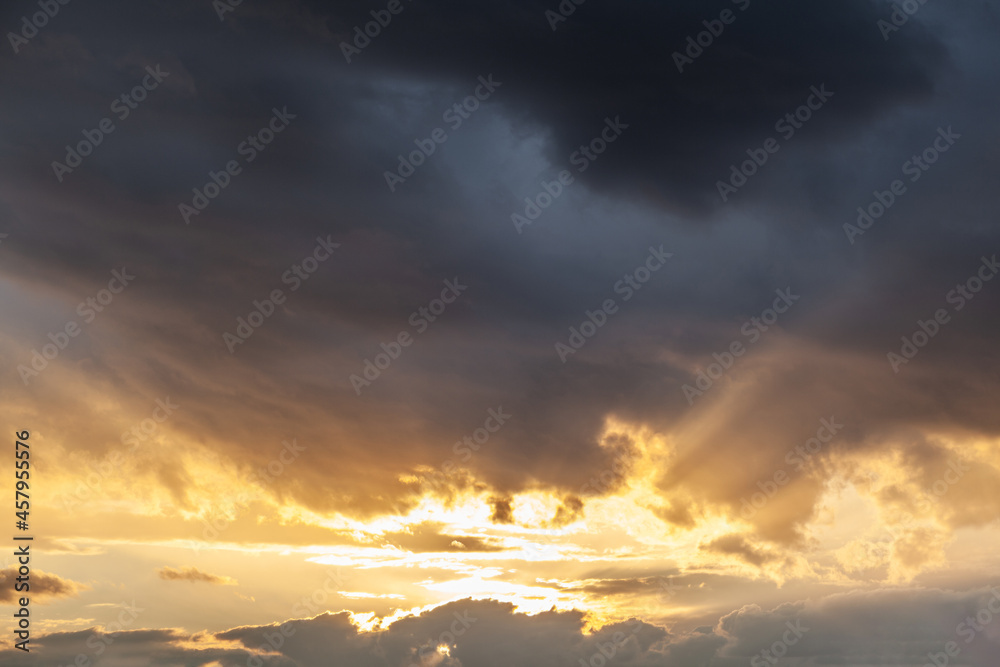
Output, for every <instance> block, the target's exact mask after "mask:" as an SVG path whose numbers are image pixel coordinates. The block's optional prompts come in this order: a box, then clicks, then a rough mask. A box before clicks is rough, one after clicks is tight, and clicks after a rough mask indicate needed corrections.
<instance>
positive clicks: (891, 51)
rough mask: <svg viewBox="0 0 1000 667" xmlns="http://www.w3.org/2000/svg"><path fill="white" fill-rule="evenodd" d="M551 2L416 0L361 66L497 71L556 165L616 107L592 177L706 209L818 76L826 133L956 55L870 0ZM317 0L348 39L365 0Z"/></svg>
mask: <svg viewBox="0 0 1000 667" xmlns="http://www.w3.org/2000/svg"><path fill="white" fill-rule="evenodd" d="M557 4H558V3H553V2H519V3H506V4H489V3H485V4H484V3H475V4H469V3H462V2H424V3H414V4H412V5H411V4H406V7H405V11H404V12H403V13H402V14H401V15H400V16H398V17H396V18H395V19H394V23H393V24H390V26H388V27H387V28H386V29H385V30H384V34H382V35H379V37H378V38H376V39H375V40H373V43H372V44H371V46H369V47H367V48H366V50H365V51H364V52H363V53H362V54H361V55H358V56H356V57H355V58H354V63H353V65H352V66H354V67H373V68H374V67H376V66H377V67H382V68H385V69H389V70H394V71H406V72H408V73H411V74H413V75H416V76H451V77H454V78H456V79H458V80H467V81H473V80H475V78H476V76H477V75H480V74H484V73H486V72H493V73H495V74H497V77H498V78H499V79H502V80H503V81H504V82H505V83H504V85H505V86H506V88H505V90H504V91H503V94H502V95H501V97H503V98H504V99H505V101H504V102H503V104H505V105H506V106H507V107H509V108H510V109H511V113H513V114H514V116H515V117H517V118H519V119H522V120H523V121H524V122H525V123H526V124H528V125H538V126H541V127H543V128H544V129H546V130H547V131H548V132H550V133H551V136H552V138H553V142H552V143H551V145H550V146H549V157H550V158H551V160H552V162H553V164H554V165H563V164H565V162H566V161H567V159H568V157H569V155H570V154H571V153H572V152H573V151H574V150H576V149H577V147H578V146H579V145H581V144H583V143H588V142H589V141H590V140H591V138H593V137H594V136H596V134H597V132H598V131H600V129H601V126H602V123H603V119H604V118H605V116H608V115H610V116H612V117H616V116H619V115H620V116H621V118H622V120H623V122H625V123H628V124H630V129H629V135H628V136H627V137H626V138H625V139H624V141H623V142H622V143H621V145H620V146H619V145H617V144H616V145H614V146H612V147H611V148H610V149H609V150H608V153H607V155H606V156H602V157H601V158H600V165H599V166H598V167H596V168H595V169H594V170H592V171H590V172H588V173H587V179H588V180H590V181H591V182H595V183H598V184H601V185H605V186H612V185H613V186H619V187H621V188H622V189H624V190H626V191H630V192H632V193H634V194H640V195H645V196H648V197H651V198H653V199H655V200H658V201H660V202H662V203H664V204H667V205H668V206H676V207H680V208H684V209H692V208H693V209H704V208H706V207H707V206H708V205H709V204H710V202H713V201H714V197H715V193H714V188H713V186H712V184H713V183H714V182H715V180H716V178H717V175H718V174H719V172H720V170H721V171H723V172H724V171H726V168H727V166H728V162H720V160H727V159H729V158H730V156H731V157H732V159H736V158H737V157H740V158H745V156H742V155H740V154H741V153H742V151H743V149H745V148H748V147H750V146H751V145H755V144H756V143H758V142H762V141H763V139H764V138H765V137H766V136H768V135H769V134H773V132H774V130H773V127H772V126H773V125H774V123H775V121H776V120H777V119H779V118H781V117H783V116H784V115H785V114H786V113H788V112H790V111H793V110H794V109H795V108H796V107H798V106H800V105H801V104H803V103H804V102H805V99H806V97H807V96H808V95H809V89H810V87H811V86H813V85H817V86H818V85H820V84H826V85H827V86H828V87H829V89H830V90H832V91H835V94H836V96H837V101H836V103H835V104H836V107H837V109H836V110H835V111H833V112H832V113H831V115H832V116H833V118H831V119H830V120H829V122H825V123H823V127H821V128H817V129H816V130H815V131H814V132H813V133H812V136H813V139H814V140H815V139H818V138H820V137H822V138H831V139H832V138H835V137H836V136H837V135H838V134H841V133H843V132H845V131H848V130H849V129H850V127H851V126H852V125H855V124H857V123H859V122H862V121H864V120H866V119H868V118H871V117H873V116H877V115H879V114H881V113H885V112H886V111H889V110H891V109H893V108H894V107H896V106H897V105H899V104H902V103H908V102H914V101H917V100H920V99H924V98H926V97H927V96H929V95H930V94H931V93H932V92H933V90H934V77H935V74H936V73H937V72H938V71H939V70H940V68H941V67H942V66H943V65H944V63H945V62H946V55H945V48H944V46H943V45H942V44H941V42H940V41H939V40H938V39H937V38H935V37H934V36H933V35H931V34H930V33H928V32H927V31H925V30H923V29H921V28H920V27H919V26H917V27H916V28H915V29H913V30H907V31H903V32H900V33H898V34H895V35H894V36H893V39H892V40H890V41H889V42H886V41H884V40H883V38H882V34H881V33H880V32H879V30H878V28H877V27H876V24H877V21H878V20H879V19H880V18H884V17H885V16H886V15H887V11H888V10H889V7H888V6H887V5H885V4H881V3H873V2H870V1H868V0H851V1H850V2H842V3H837V4H829V3H827V4H820V5H803V4H802V3H798V2H794V1H792V0H788V1H782V2H767V3H764V2H757V1H756V0H754V1H753V2H745V1H744V0H741V1H740V2H735V3H725V2H716V3H709V4H706V3H704V2H696V1H684V2H655V1H649V0H647V1H642V2H630V3H628V4H627V5H620V4H613V3H594V2H590V3H586V6H580V7H579V8H577V10H576V11H575V12H574V13H573V14H572V16H570V17H569V18H568V20H566V21H565V22H562V23H558V24H556V30H555V31H553V30H552V29H551V27H550V25H549V22H548V20H547V19H546V18H545V11H546V10H553V9H555V8H556V7H557ZM311 6H313V7H316V8H317V11H318V12H322V11H323V10H326V11H330V12H331V13H332V14H333V16H332V17H331V21H330V28H331V31H332V32H333V34H334V35H335V39H336V40H337V41H338V42H345V41H349V40H350V39H352V38H353V34H352V29H353V28H354V25H355V24H356V23H362V22H364V21H366V20H370V19H369V17H368V16H367V14H368V11H369V9H370V6H369V3H366V2H353V3H346V4H345V3H337V4H336V5H335V7H336V9H334V8H333V7H334V6H333V5H330V4H328V3H321V2H317V3H312V4H311ZM724 9H729V10H730V11H732V12H733V13H734V14H735V15H736V18H735V21H734V22H733V23H732V24H731V25H729V26H726V27H725V30H724V32H723V34H722V35H720V36H719V37H717V38H716V39H715V43H713V44H711V45H710V46H709V47H707V48H705V49H704V53H703V54H702V55H700V56H698V57H697V60H696V61H695V62H694V63H693V64H690V65H687V66H686V67H685V68H684V71H683V72H678V69H677V67H676V65H675V63H674V60H673V57H672V54H673V53H675V52H681V51H684V49H686V48H688V44H687V42H686V39H687V37H689V36H691V37H694V36H695V35H697V33H699V32H702V31H705V30H706V27H705V26H704V25H703V21H706V20H717V19H718V17H719V14H720V12H721V11H722V10H724ZM911 27H913V26H911ZM734 149H735V150H734Z"/></svg>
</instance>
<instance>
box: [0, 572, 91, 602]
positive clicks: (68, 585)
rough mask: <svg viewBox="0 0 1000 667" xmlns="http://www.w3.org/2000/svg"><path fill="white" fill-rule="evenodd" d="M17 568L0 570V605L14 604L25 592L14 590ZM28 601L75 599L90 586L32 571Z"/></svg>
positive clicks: (54, 575)
mask: <svg viewBox="0 0 1000 667" xmlns="http://www.w3.org/2000/svg"><path fill="white" fill-rule="evenodd" d="M18 576H19V574H18V567H17V566H16V565H12V566H10V567H7V568H4V569H2V570H0V603H3V604H15V603H17V600H18V599H19V598H21V597H23V595H26V594H27V593H25V592H23V591H22V592H19V591H17V590H15V589H14V585H15V583H16V582H17V578H18ZM28 584H29V586H30V589H29V592H30V595H29V597H30V599H31V600H32V601H34V600H38V601H40V602H47V601H50V600H53V599H57V598H70V597H75V596H76V595H78V594H79V593H80V591H84V590H89V589H90V586H87V585H86V584H81V583H79V582H76V581H72V580H70V579H64V578H63V577H60V576H59V575H57V574H50V573H48V572H43V571H41V570H32V571H31V574H30V581H29V582H28Z"/></svg>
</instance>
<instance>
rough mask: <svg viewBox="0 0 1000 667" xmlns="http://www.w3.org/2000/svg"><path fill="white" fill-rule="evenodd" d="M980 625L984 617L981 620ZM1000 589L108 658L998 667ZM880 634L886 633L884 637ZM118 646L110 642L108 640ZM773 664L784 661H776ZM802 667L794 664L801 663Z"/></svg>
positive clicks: (6, 655) (233, 641) (67, 649)
mask: <svg viewBox="0 0 1000 667" xmlns="http://www.w3.org/2000/svg"><path fill="white" fill-rule="evenodd" d="M977 619H978V620H977ZM998 623H1000V588H996V587H993V588H988V587H987V588H979V589H973V590H967V591H961V592H956V591H942V590H937V589H913V590H883V591H868V592H861V591H856V592H848V593H839V594H834V595H828V596H825V597H822V598H819V599H816V600H811V601H802V602H797V603H794V604H782V605H779V606H777V607H775V608H774V609H771V610H764V609H762V608H761V607H759V606H757V605H747V606H744V607H742V608H740V609H737V610H734V611H732V612H731V613H728V614H725V615H723V616H722V617H720V618H719V620H718V622H717V623H716V624H715V625H714V626H712V627H700V628H696V629H693V630H691V631H689V632H681V633H676V634H674V633H670V632H668V631H667V630H665V629H663V628H660V627H656V626H655V625H650V624H648V623H644V622H642V621H639V620H636V619H631V620H626V621H623V622H618V623H611V624H609V625H606V626H604V627H602V628H601V629H599V630H597V631H595V632H593V633H586V632H585V631H584V627H585V619H584V616H583V614H581V613H579V612H554V611H553V612H543V613H540V614H536V615H533V616H528V615H525V614H519V613H517V612H515V611H514V610H513V606H512V605H510V604H504V603H499V602H491V601H475V600H460V601H456V602H452V603H449V604H446V605H442V606H440V607H437V608H434V609H431V610H430V611H427V612H424V613H423V614H421V615H419V616H409V617H405V618H401V619H398V620H396V621H394V622H392V623H391V624H389V625H388V626H386V627H384V628H380V629H374V630H371V631H363V630H360V629H359V628H358V627H357V626H356V625H354V624H353V623H352V622H351V620H350V616H349V614H347V613H339V614H331V613H324V614H321V615H319V616H316V617H314V618H310V619H294V620H288V621H285V622H284V623H275V624H271V625H263V626H245V627H238V628H233V629H231V630H226V631H224V632H219V633H215V634H214V635H208V634H196V635H190V634H188V633H184V632H181V631H179V630H136V631H125V632H121V633H119V634H117V635H116V636H115V638H114V639H113V641H111V642H107V641H106V640H104V641H102V643H106V644H107V646H106V648H107V655H106V656H105V657H104V659H107V660H120V661H124V660H131V662H129V664H135V665H137V666H142V667H145V666H146V665H149V666H152V665H169V664H188V665H192V667H201V666H204V665H209V664H212V663H213V661H219V662H220V663H221V664H224V665H233V666H234V667H235V665H237V664H244V663H246V661H247V659H248V658H249V657H250V656H251V655H257V656H258V657H259V658H261V659H262V660H264V661H265V662H264V664H269V665H281V666H282V667H318V666H319V665H324V664H328V663H329V660H330V658H331V656H332V657H334V658H335V659H336V660H337V663H338V664H341V665H345V666H347V667H374V666H375V665H378V664H385V662H386V661H388V663H389V664H404V665H406V664H411V663H415V664H429V663H432V664H438V665H445V666H457V665H477V666H479V667H500V666H501V665H508V664H517V665H524V666H525V667H543V666H545V665H553V664H578V663H579V661H580V660H583V661H584V662H589V661H590V660H591V658H592V657H594V656H598V655H603V656H604V660H605V663H606V664H608V665H612V666H614V665H643V666H648V667H653V666H656V667H688V666H689V665H692V664H718V665H729V664H745V663H746V662H748V661H750V660H752V659H753V658H754V657H760V658H761V660H764V659H765V658H764V657H762V653H761V652H762V651H774V650H775V646H776V645H778V644H783V646H782V647H780V648H778V649H777V650H778V651H780V655H781V657H782V659H784V660H785V661H793V660H798V661H800V662H801V663H802V664H813V663H815V664H822V663H826V662H830V661H841V662H843V661H847V662H850V663H853V664H886V665H899V666H900V667H904V666H907V667H909V666H912V665H921V664H924V662H925V661H927V660H928V654H933V653H938V652H941V651H943V650H944V647H945V645H946V644H947V643H948V642H955V647H957V648H958V649H959V652H960V655H961V659H962V660H963V661H964V663H963V664H969V665H971V666H973V667H990V665H992V664H993V663H992V662H990V661H991V660H992V659H993V656H995V654H996V650H997V648H998V646H1000V634H998V631H997V628H998V627H1000V626H998V625H997V624H998ZM873 629H875V630H876V631H874V632H873ZM91 637H97V638H98V639H101V638H105V637H106V636H105V635H103V634H102V633H100V632H98V631H96V630H89V631H82V632H75V633H53V634H49V635H44V636H41V637H39V639H38V645H39V647H40V649H41V650H42V651H44V652H45V655H46V659H47V660H50V661H54V662H53V664H63V663H65V662H67V661H69V662H71V661H72V658H73V657H74V656H75V655H76V653H77V652H84V653H86V650H85V648H84V642H86V640H87V639H88V638H91ZM106 638H107V639H111V637H110V636H107V637H106ZM771 655H776V654H775V653H773V652H772V653H771ZM0 658H2V659H3V660H4V664H9V665H11V666H12V667H22V666H26V665H35V664H38V663H37V662H36V658H35V657H29V656H25V655H24V654H22V653H21V652H19V651H14V650H12V649H8V650H5V651H2V652H0ZM790 664H791V663H790Z"/></svg>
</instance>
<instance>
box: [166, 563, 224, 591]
mask: <svg viewBox="0 0 1000 667" xmlns="http://www.w3.org/2000/svg"><path fill="white" fill-rule="evenodd" d="M157 574H158V575H159V577H160V579H163V580H165V581H190V582H192V583H197V582H204V583H208V584H213V585H216V586H235V585H236V584H237V581H236V580H235V579H232V578H230V577H223V576H220V575H217V574H209V573H208V572H202V571H201V570H199V569H198V568H196V567H186V568H181V569H174V568H172V567H162V568H160V569H159V570H157Z"/></svg>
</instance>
